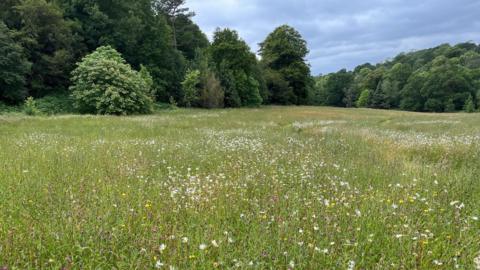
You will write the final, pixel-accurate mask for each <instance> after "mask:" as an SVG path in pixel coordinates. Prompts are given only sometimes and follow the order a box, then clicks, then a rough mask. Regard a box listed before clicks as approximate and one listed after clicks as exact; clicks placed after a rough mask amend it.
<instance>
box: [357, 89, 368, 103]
mask: <svg viewBox="0 0 480 270" xmlns="http://www.w3.org/2000/svg"><path fill="white" fill-rule="evenodd" d="M369 104H370V90H368V89H365V90H363V91H362V93H361V94H360V97H359V98H358V100H357V107H359V108H366V107H368V105H369Z"/></svg>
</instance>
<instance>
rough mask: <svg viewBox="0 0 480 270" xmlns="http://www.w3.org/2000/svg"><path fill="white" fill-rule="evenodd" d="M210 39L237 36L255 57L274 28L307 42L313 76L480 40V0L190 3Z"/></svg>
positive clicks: (233, 0) (195, 0)
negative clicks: (290, 30) (286, 28)
mask: <svg viewBox="0 0 480 270" xmlns="http://www.w3.org/2000/svg"><path fill="white" fill-rule="evenodd" d="M187 3H188V6H189V7H190V8H191V9H192V10H193V11H195V12H196V13H197V16H196V17H195V18H194V21H195V22H196V23H198V24H199V25H200V27H201V28H202V30H203V31H204V32H205V33H207V35H208V36H209V37H210V38H211V36H212V33H213V31H214V30H215V28H216V27H222V28H223V27H229V28H232V29H235V30H237V31H238V32H239V34H240V36H241V37H242V38H243V39H244V40H245V41H247V43H248V44H250V47H251V48H252V50H253V51H257V50H258V43H259V42H261V41H263V40H264V39H265V37H266V35H268V33H270V32H271V31H273V30H274V29H275V28H276V27H277V26H279V25H282V24H289V25H291V26H293V27H295V28H296V29H297V30H299V31H300V33H301V34H302V35H303V37H304V38H305V39H306V40H307V42H308V45H309V48H310V54H309V56H308V61H309V63H310V64H311V66H312V73H313V74H314V75H317V74H319V73H329V72H334V71H337V70H339V69H342V68H348V69H352V68H354V67H355V66H357V65H360V64H363V63H365V62H370V63H378V62H382V61H384V60H385V59H387V58H391V57H393V56H395V55H396V54H398V53H400V52H408V51H411V50H415V49H424V48H429V47H433V46H436V45H440V44H442V43H447V42H448V43H451V44H454V43H459V42H465V41H474V42H477V43H478V42H479V40H480V1H479V0H349V1H346V0H344V1H341V0H188V1H187Z"/></svg>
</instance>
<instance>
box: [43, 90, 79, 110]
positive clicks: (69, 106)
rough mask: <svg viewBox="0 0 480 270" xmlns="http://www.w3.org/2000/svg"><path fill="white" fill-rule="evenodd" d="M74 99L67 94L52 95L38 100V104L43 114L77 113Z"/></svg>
mask: <svg viewBox="0 0 480 270" xmlns="http://www.w3.org/2000/svg"><path fill="white" fill-rule="evenodd" d="M73 105H74V101H73V99H72V97H71V96H69V95H67V94H57V95H50V96H46V97H43V98H39V99H37V100H36V106H37V108H38V110H39V111H40V112H41V113H42V114H47V115H54V114H68V113H75V112H76V111H75V108H74V106H73Z"/></svg>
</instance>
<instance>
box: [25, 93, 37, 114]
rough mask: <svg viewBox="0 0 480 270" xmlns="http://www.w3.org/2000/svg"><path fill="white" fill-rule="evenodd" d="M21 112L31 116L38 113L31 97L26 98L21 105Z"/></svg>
mask: <svg viewBox="0 0 480 270" xmlns="http://www.w3.org/2000/svg"><path fill="white" fill-rule="evenodd" d="M23 112H24V113H25V114H26V115H31V116H34V115H38V114H39V113H40V111H39V110H38V108H37V104H36V102H35V100H34V99H33V97H28V98H27V100H25V104H24V105H23Z"/></svg>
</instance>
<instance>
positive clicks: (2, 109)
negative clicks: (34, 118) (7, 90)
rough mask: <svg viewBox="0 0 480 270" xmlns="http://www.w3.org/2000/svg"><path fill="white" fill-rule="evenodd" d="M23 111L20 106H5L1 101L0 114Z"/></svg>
mask: <svg viewBox="0 0 480 270" xmlns="http://www.w3.org/2000/svg"><path fill="white" fill-rule="evenodd" d="M21 111H22V108H21V107H20V106H17V105H15V106H13V105H9V104H5V103H3V102H1V101H0V114H2V113H13V112H16V113H18V112H21Z"/></svg>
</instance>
